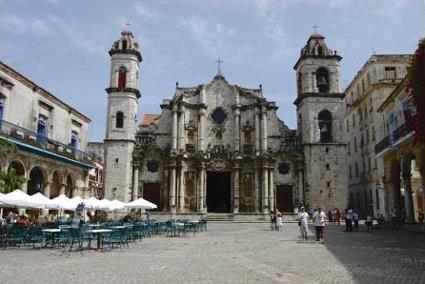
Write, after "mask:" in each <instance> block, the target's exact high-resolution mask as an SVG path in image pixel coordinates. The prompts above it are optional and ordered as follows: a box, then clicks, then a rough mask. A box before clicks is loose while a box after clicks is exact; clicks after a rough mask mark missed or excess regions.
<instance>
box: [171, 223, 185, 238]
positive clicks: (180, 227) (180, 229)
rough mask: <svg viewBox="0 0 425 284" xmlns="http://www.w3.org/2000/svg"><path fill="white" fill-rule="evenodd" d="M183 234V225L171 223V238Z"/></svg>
mask: <svg viewBox="0 0 425 284" xmlns="http://www.w3.org/2000/svg"><path fill="white" fill-rule="evenodd" d="M181 233H184V223H173V237H180V236H181Z"/></svg>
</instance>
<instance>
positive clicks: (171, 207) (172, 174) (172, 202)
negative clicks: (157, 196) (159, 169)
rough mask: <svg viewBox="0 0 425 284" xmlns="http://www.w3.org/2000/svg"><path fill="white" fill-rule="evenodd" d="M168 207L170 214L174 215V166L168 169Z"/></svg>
mask: <svg viewBox="0 0 425 284" xmlns="http://www.w3.org/2000/svg"><path fill="white" fill-rule="evenodd" d="M169 204H170V205H169V207H170V212H171V213H176V166H175V165H171V167H170V199H169Z"/></svg>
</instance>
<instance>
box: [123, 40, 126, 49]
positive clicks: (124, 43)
mask: <svg viewBox="0 0 425 284" xmlns="http://www.w3.org/2000/svg"><path fill="white" fill-rule="evenodd" d="M122 49H124V50H126V49H127V41H126V40H123V41H122Z"/></svg>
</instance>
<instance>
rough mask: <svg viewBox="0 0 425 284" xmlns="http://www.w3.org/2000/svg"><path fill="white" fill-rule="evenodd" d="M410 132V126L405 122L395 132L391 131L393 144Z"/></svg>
mask: <svg viewBox="0 0 425 284" xmlns="http://www.w3.org/2000/svg"><path fill="white" fill-rule="evenodd" d="M411 131H412V129H411V127H410V124H409V123H407V122H405V123H403V124H402V125H401V126H400V127H398V128H397V129H396V130H394V131H393V143H395V142H397V141H398V140H399V139H400V138H403V137H404V136H406V135H407V134H409V133H410V132H411Z"/></svg>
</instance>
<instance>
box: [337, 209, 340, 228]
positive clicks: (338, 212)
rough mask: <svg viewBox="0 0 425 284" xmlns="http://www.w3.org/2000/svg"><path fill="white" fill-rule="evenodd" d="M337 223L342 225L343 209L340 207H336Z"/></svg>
mask: <svg viewBox="0 0 425 284" xmlns="http://www.w3.org/2000/svg"><path fill="white" fill-rule="evenodd" d="M336 224H337V225H338V226H339V225H341V211H340V210H339V208H337V209H336Z"/></svg>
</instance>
